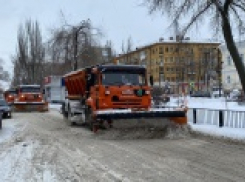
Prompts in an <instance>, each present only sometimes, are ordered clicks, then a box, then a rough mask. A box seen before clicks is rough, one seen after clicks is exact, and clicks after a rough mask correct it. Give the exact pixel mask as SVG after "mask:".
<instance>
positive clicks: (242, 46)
mask: <svg viewBox="0 0 245 182" xmlns="http://www.w3.org/2000/svg"><path fill="white" fill-rule="evenodd" d="M236 45H237V48H238V51H239V53H240V57H241V59H242V61H243V63H245V58H244V55H245V41H241V42H237V43H236ZM220 50H221V52H222V62H223V65H222V84H223V87H224V89H225V90H233V89H242V86H241V82H240V79H239V77H238V73H237V70H236V68H235V65H234V63H233V60H232V58H231V56H230V53H229V51H228V49H227V47H226V45H221V46H220Z"/></svg>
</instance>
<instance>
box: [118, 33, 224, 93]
mask: <svg viewBox="0 0 245 182" xmlns="http://www.w3.org/2000/svg"><path fill="white" fill-rule="evenodd" d="M219 45H220V44H219V43H217V42H216V43H212V42H198V41H192V40H190V39H189V38H185V39H184V40H181V41H179V39H178V37H176V38H173V37H170V38H169V40H164V39H162V38H161V39H160V40H159V42H156V43H153V44H150V45H147V46H144V47H140V48H136V50H134V51H132V52H129V53H127V54H123V55H119V56H118V57H116V58H115V59H114V62H115V63H116V64H135V65H144V66H146V68H147V74H148V77H150V76H153V80H154V83H155V84H156V85H160V86H163V85H166V84H168V85H170V86H171V90H172V92H174V93H180V92H185V93H188V92H193V91H196V90H205V89H208V88H209V87H210V86H211V85H212V84H216V82H215V80H217V78H218V77H217V68H218V66H219V64H218V62H219V61H218V60H219V59H218V55H219V49H218V46H219Z"/></svg>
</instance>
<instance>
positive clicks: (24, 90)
mask: <svg viewBox="0 0 245 182" xmlns="http://www.w3.org/2000/svg"><path fill="white" fill-rule="evenodd" d="M20 92H21V93H40V88H38V87H24V88H21V89H20Z"/></svg>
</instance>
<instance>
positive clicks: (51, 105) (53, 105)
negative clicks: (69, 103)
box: [49, 104, 61, 111]
mask: <svg viewBox="0 0 245 182" xmlns="http://www.w3.org/2000/svg"><path fill="white" fill-rule="evenodd" d="M49 109H54V110H57V111H60V109H61V104H49Z"/></svg>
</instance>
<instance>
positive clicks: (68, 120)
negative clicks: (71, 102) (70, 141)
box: [67, 107, 76, 126]
mask: <svg viewBox="0 0 245 182" xmlns="http://www.w3.org/2000/svg"><path fill="white" fill-rule="evenodd" d="M71 118H72V113H71V109H70V107H68V113H67V124H68V125H69V126H74V125H75V124H76V123H75V122H74V121H72V120H71Z"/></svg>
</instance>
